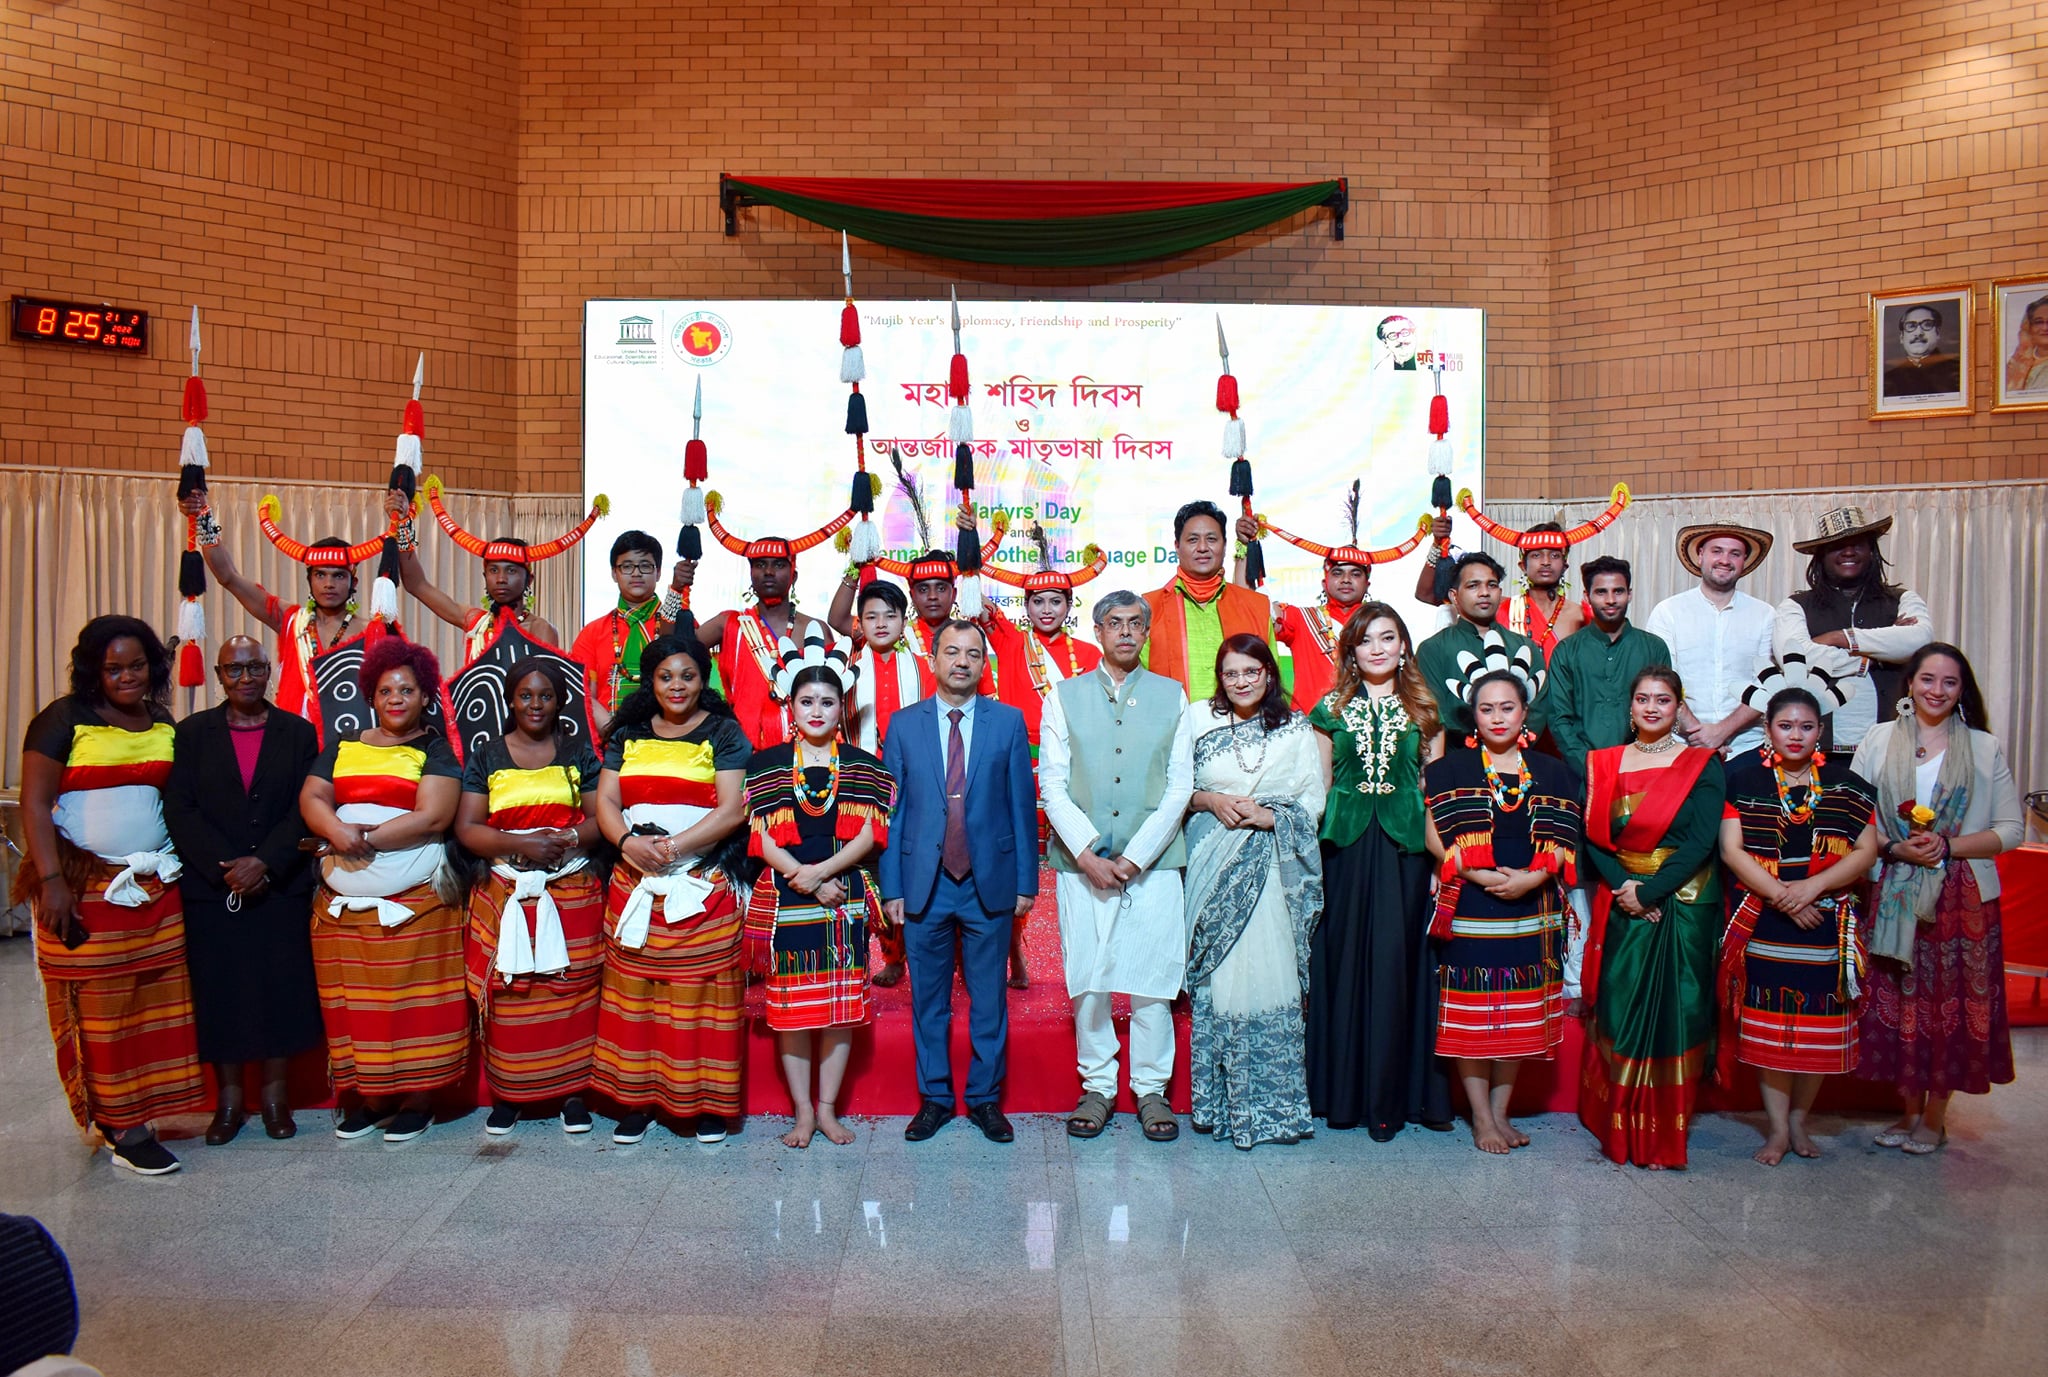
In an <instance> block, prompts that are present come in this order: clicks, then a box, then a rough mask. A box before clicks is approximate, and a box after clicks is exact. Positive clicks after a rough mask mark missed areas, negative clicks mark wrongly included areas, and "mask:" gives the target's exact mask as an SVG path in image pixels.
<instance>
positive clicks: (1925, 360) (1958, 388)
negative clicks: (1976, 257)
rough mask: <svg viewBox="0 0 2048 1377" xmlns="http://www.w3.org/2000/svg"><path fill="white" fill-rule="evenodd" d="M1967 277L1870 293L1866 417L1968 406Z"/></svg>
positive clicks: (1949, 411) (1963, 410)
mask: <svg viewBox="0 0 2048 1377" xmlns="http://www.w3.org/2000/svg"><path fill="white" fill-rule="evenodd" d="M1975 295H1976V291H1975V289H1974V288H1973V287H1972V286H1971V285H1970V284H1969V283H1967V282H1964V283H1959V284H1956V285H1953V286H1947V287H1931V288H1923V289H1921V290H1919V291H1910V292H1873V293H1871V294H1870V418H1871V419H1872V420H1874V421H1882V420H1890V419H1893V418H1895V417H1900V416H1961V415H1966V414H1968V412H1969V410H1970V364H1971V358H1970V305H1971V301H1972V299H1973V298H1974V297H1975Z"/></svg>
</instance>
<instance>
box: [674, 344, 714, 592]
mask: <svg viewBox="0 0 2048 1377" xmlns="http://www.w3.org/2000/svg"><path fill="white" fill-rule="evenodd" d="M703 430H704V375H703V374H701V373H700V374H698V375H697V395H696V396H695V397H693V398H691V400H690V440H689V443H688V444H686V445H684V446H683V482H684V484H685V486H684V488H683V510H682V529H680V530H679V531H677V532H676V558H677V559H687V560H699V559H702V558H704V535H703V533H702V532H701V531H699V530H698V529H697V528H698V527H699V526H701V525H703V524H704V489H702V488H700V487H698V486H697V485H698V484H699V483H702V482H703V481H704V480H705V479H707V478H709V477H710V476H711V451H710V449H709V448H708V447H707V446H706V445H705V443H704V440H703ZM689 605H690V590H689V589H687V588H685V589H684V590H683V606H685V607H688V606H689Z"/></svg>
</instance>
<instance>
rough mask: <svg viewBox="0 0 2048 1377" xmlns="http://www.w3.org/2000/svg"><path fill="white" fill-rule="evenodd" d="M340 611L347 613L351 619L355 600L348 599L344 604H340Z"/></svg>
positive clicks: (354, 608) (354, 609) (354, 612)
mask: <svg viewBox="0 0 2048 1377" xmlns="http://www.w3.org/2000/svg"><path fill="white" fill-rule="evenodd" d="M341 610H342V611H344V612H346V613H348V615H349V616H351V617H353V616H354V615H355V614H356V600H355V599H354V598H350V599H349V600H348V601H347V602H346V603H344V604H342V608H341Z"/></svg>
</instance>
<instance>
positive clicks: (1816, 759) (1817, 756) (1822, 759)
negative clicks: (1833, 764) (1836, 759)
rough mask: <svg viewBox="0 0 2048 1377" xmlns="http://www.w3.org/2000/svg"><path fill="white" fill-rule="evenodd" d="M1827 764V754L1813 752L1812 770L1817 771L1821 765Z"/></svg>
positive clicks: (1824, 752)
mask: <svg viewBox="0 0 2048 1377" xmlns="http://www.w3.org/2000/svg"><path fill="white" fill-rule="evenodd" d="M1827 763H1828V753H1827V752H1826V751H1815V752H1814V753H1813V768H1814V769H1816V770H1818V769H1819V768H1820V767H1821V766H1823V765H1825V764H1827Z"/></svg>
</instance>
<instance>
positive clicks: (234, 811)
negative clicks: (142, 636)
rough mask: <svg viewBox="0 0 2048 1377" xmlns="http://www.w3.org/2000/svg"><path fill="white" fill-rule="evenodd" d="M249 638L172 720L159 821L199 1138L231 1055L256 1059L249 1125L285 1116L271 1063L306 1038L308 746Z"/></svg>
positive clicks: (225, 646)
mask: <svg viewBox="0 0 2048 1377" xmlns="http://www.w3.org/2000/svg"><path fill="white" fill-rule="evenodd" d="M270 670H271V665H270V661H269V659H268V658H267V657H266V656H265V655H264V651H263V645H262V643H261V642H259V641H256V640H253V639H251V638H250V637H247V636H230V637H229V638H228V639H227V640H226V641H224V642H223V643H222V644H221V648H220V653H219V655H218V656H217V657H216V658H215V661H214V674H215V676H216V677H217V678H218V680H219V681H220V689H221V694H222V696H223V698H224V699H225V701H224V702H222V704H221V705H220V706H219V707H217V708H208V709H206V710H205V711H203V712H195V713H193V714H191V715H190V716H188V717H186V718H185V720H184V721H182V722H180V723H178V727H177V745H176V748H175V754H174V755H173V758H172V764H171V774H170V778H169V779H168V780H167V781H166V782H165V784H164V823H165V825H166V826H167V827H168V828H169V829H170V833H171V840H172V842H173V843H174V844H175V845H176V847H177V851H178V856H179V858H180V859H181V860H183V861H184V863H185V870H184V874H183V875H181V876H180V877H179V879H178V889H179V893H180V895H181V896H182V897H183V899H184V905H185V962H186V965H187V967H188V968H189V969H190V971H191V974H192V1009H193V1014H194V1020H195V1022H196V1024H197V1029H198V1035H199V1056H200V1059H201V1060H202V1061H206V1062H209V1063H211V1064H212V1066H213V1069H214V1075H215V1077H216V1079H217V1080H218V1081H219V1084H220V1103H219V1106H218V1108H217V1110H216V1112H215V1114H214V1116H213V1122H212V1123H211V1124H210V1125H208V1126H207V1129H206V1141H207V1142H208V1143H209V1144H213V1145H216V1146H218V1145H219V1144H222V1143H226V1142H229V1141H231V1140H232V1139H233V1138H234V1137H235V1135H236V1134H237V1133H239V1132H241V1129H242V1125H243V1123H244V1122H245V1121H246V1120H247V1118H248V1106H247V1098H246V1097H247V1087H246V1084H245V1082H244V1075H243V1073H244V1068H245V1067H246V1065H247V1064H248V1063H249V1062H260V1063H261V1064H262V1076H261V1079H260V1081H259V1084H260V1086H261V1094H262V1106H263V1128H264V1131H265V1132H266V1133H268V1134H269V1135H270V1136H271V1137H273V1138H289V1137H291V1136H292V1134H293V1133H294V1132H296V1131H297V1130H296V1128H295V1127H294V1125H293V1123H292V1116H291V1105H290V1102H289V1101H288V1100H287V1099H286V1095H285V1065H286V1063H287V1061H288V1060H289V1059H290V1058H292V1057H293V1056H295V1055H297V1054H298V1053H300V1052H303V1051H306V1050H308V1049H309V1048H313V1047H318V1046H320V1045H321V1044H322V1043H323V1041H324V1040H325V1034H324V1032H323V1031H322V1028H321V1022H320V999H319V993H318V991H317V989H316V987H315V985H314V982H313V939H312V927H311V925H310V923H309V922H308V916H309V913H310V911H311V907H312V901H313V868H312V866H311V865H309V864H308V863H307V862H308V858H307V854H306V853H305V852H303V851H301V850H300V849H299V839H300V838H301V837H303V836H305V835H306V825H305V823H304V822H303V821H301V820H300V817H299V788H300V786H301V785H303V784H304V783H305V782H306V773H307V771H308V770H310V769H311V768H312V765H313V759H314V757H315V756H317V755H318V754H319V752H320V744H319V739H318V737H317V736H316V735H315V733H314V731H313V724H312V723H310V722H308V721H307V720H306V719H305V718H303V717H301V716H299V715H298V714H297V713H293V712H286V711H284V710H283V709H281V708H277V707H273V706H272V705H271V702H270V699H269V696H268V695H269V692H270V677H271V675H270Z"/></svg>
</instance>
